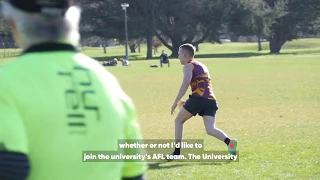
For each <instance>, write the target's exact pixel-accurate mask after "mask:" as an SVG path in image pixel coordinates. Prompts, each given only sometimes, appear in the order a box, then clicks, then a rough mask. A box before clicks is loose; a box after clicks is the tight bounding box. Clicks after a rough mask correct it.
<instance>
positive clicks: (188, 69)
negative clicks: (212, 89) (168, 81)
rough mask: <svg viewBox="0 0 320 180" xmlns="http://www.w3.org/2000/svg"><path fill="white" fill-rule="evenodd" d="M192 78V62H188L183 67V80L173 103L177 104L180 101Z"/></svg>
mask: <svg viewBox="0 0 320 180" xmlns="http://www.w3.org/2000/svg"><path fill="white" fill-rule="evenodd" d="M191 79H192V64H186V65H185V66H184V67H183V81H182V84H181V86H180V89H179V93H178V95H177V97H176V99H175V100H174V102H173V104H177V103H178V101H179V100H180V99H181V98H182V97H183V96H184V95H185V94H186V92H187V90H188V88H189V85H190V82H191Z"/></svg>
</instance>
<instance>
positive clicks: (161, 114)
mask: <svg viewBox="0 0 320 180" xmlns="http://www.w3.org/2000/svg"><path fill="white" fill-rule="evenodd" d="M310 41H311V42H312V43H313V45H309V43H310ZM319 42H320V40H319V39H312V40H300V41H296V42H290V43H288V44H286V46H285V47H284V49H283V53H284V54H282V55H268V54H267V51H263V52H259V53H256V52H254V50H255V48H256V44H251V43H241V44H240V43H232V44H223V45H209V44H204V45H201V46H200V48H201V50H202V51H201V52H200V53H199V56H201V55H207V54H211V56H213V58H200V59H198V60H199V61H201V62H204V63H205V64H206V65H207V66H208V68H209V70H210V72H211V76H212V83H213V89H214V92H215V94H216V96H217V98H218V103H219V108H220V109H219V111H218V113H217V123H216V125H217V127H218V128H220V129H222V130H224V131H225V132H226V133H227V134H228V135H229V136H230V137H235V138H237V139H238V141H239V146H238V149H239V152H240V162H234V163H196V162H192V163H177V162H170V163H150V168H149V170H148V172H147V175H148V177H149V179H174V180H176V179H319V177H320V169H319V166H320V158H319V154H320V150H319V148H320V143H319V141H320V136H319V135H320V130H319V129H320V122H319V119H320V111H319V109H320V93H319V92H320V61H319V57H320V51H319V50H320V48H319V47H320V46H319V45H320V43H319ZM312 43H311V44H312ZM265 45H267V44H265ZM304 46H305V47H306V48H304V49H302V47H304ZM310 52H312V53H310ZM233 53H236V54H241V53H243V54H245V53H248V54H249V55H246V56H240V57H238V58H237V57H235V56H232V54H233ZM252 53H255V54H257V55H251V54H252ZM212 54H213V55H212ZM214 54H225V55H224V57H219V56H214ZM227 54H229V57H228V55H227ZM230 54H231V55H230ZM215 57H216V58H215ZM132 63H133V66H132V67H108V68H107V69H108V70H109V71H110V72H112V73H113V74H114V75H115V76H116V77H117V78H118V80H119V82H120V83H121V85H122V87H123V88H124V89H125V91H126V92H127V93H128V94H129V95H130V96H131V97H132V99H133V100H134V102H135V104H136V107H137V109H138V112H139V117H140V122H141V126H142V131H143V135H144V138H146V139H172V138H173V137H174V126H173V125H174V124H173V121H174V118H175V116H172V115H170V108H171V105H172V103H173V100H174V98H175V96H176V94H177V92H178V88H179V86H180V83H181V80H182V69H181V68H182V67H181V65H180V64H179V63H178V61H177V60H175V59H173V60H172V67H171V68H167V67H164V68H150V67H149V65H150V64H155V63H158V61H134V62H132ZM188 93H189V92H188ZM186 97H187V95H186V96H185V97H184V98H185V99H186ZM184 138H186V139H204V142H205V144H204V145H205V150H212V151H219V150H225V149H226V147H225V145H224V143H223V142H220V141H218V140H216V139H215V138H212V137H210V136H208V135H207V134H206V132H205V130H204V125H203V123H202V120H201V118H199V117H196V118H193V119H190V120H189V121H187V122H186V124H185V130H184ZM169 151H171V149H170V150H168V152H169Z"/></svg>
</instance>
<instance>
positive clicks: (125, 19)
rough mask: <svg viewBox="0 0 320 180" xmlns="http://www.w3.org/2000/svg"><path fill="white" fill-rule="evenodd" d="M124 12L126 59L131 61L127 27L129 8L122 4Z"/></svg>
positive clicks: (127, 5) (126, 4)
mask: <svg viewBox="0 0 320 180" xmlns="http://www.w3.org/2000/svg"><path fill="white" fill-rule="evenodd" d="M121 7H122V10H124V26H125V33H126V59H127V60H129V57H128V26H127V8H128V7H129V4H128V3H123V4H121Z"/></svg>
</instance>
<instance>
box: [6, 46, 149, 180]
mask: <svg viewBox="0 0 320 180" xmlns="http://www.w3.org/2000/svg"><path fill="white" fill-rule="evenodd" d="M125 139H128V140H129V139H142V137H141V133H140V127H139V124H138V122H137V119H136V114H135V109H134V106H133V103H132V102H131V99H130V98H129V97H128V96H127V95H126V94H125V93H124V92H123V90H122V89H121V88H120V86H119V84H118V82H117V80H116V79H115V77H114V76H112V75H111V74H110V73H108V72H107V71H106V70H105V68H104V67H103V66H101V65H100V64H99V63H98V62H96V61H95V60H93V59H91V58H89V57H87V56H85V55H83V54H81V53H78V52H77V51H76V50H75V49H74V48H73V47H72V46H70V45H67V44H53V43H52V44H42V45H37V46H34V47H32V48H30V49H29V50H27V51H26V52H25V53H24V54H22V55H21V56H20V57H18V58H17V59H16V60H14V61H12V62H11V63H8V64H7V65H6V66H5V67H2V68H0V147H1V148H0V150H4V149H6V150H7V151H13V152H22V153H25V154H27V155H28V157H29V160H30V163H31V173H30V176H29V179H30V180H73V179H74V180H117V179H121V178H122V177H135V176H138V175H141V174H143V173H144V172H145V171H146V169H147V166H146V164H145V163H143V162H141V161H140V162H124V161H121V160H120V161H119V162H83V154H82V152H83V151H117V150H118V140H125ZM137 151H138V150H137Z"/></svg>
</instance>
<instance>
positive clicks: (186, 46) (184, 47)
mask: <svg viewBox="0 0 320 180" xmlns="http://www.w3.org/2000/svg"><path fill="white" fill-rule="evenodd" d="M179 48H180V49H182V50H183V51H187V52H188V54H189V55H190V56H191V57H193V56H194V55H195V48H194V46H193V45H192V44H182V45H181V46H180V47H179Z"/></svg>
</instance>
